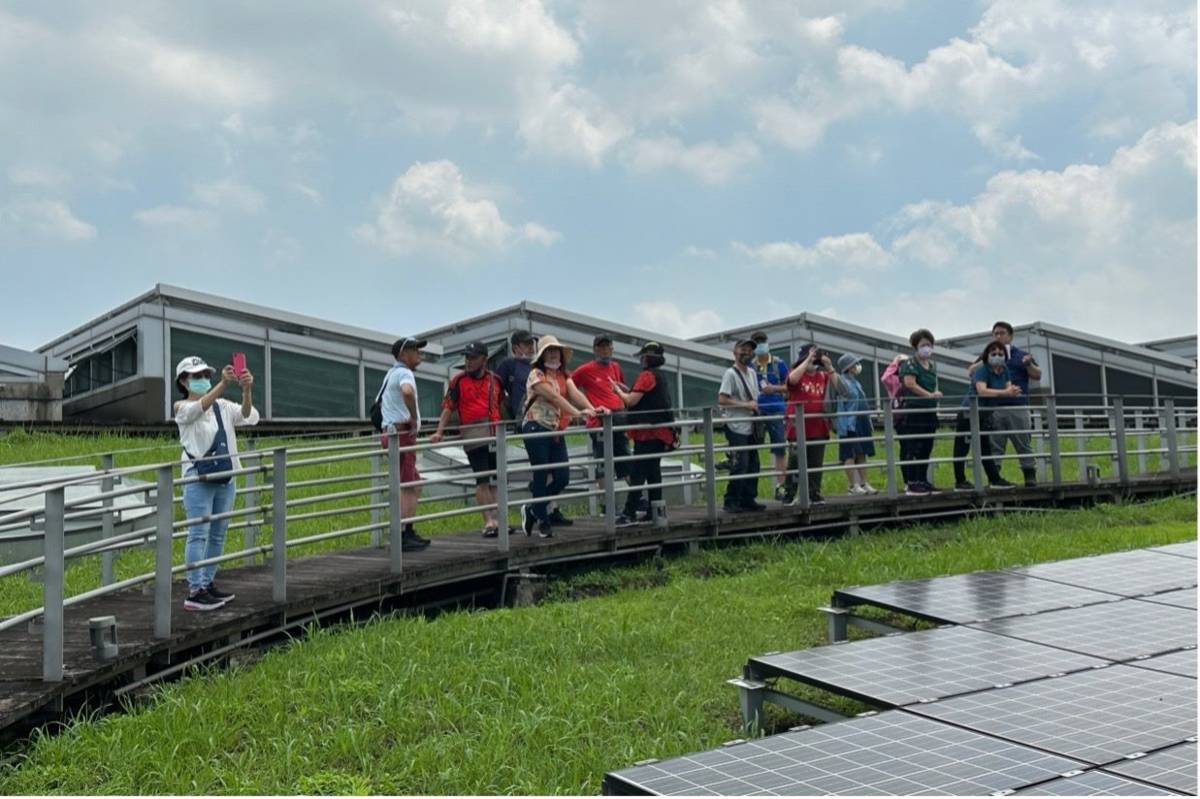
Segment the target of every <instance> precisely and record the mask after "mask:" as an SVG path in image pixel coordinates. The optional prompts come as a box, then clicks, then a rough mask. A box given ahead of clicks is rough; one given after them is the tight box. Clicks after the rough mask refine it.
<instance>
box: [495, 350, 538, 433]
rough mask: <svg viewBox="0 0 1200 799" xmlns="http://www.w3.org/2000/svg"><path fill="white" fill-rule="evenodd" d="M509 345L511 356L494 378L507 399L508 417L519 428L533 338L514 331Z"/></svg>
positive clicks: (497, 369) (501, 365)
mask: <svg viewBox="0 0 1200 799" xmlns="http://www.w3.org/2000/svg"><path fill="white" fill-rule="evenodd" d="M509 345H510V348H511V350H512V355H511V356H510V357H508V358H505V359H504V360H503V361H501V362H500V365H499V366H498V367H496V376H497V377H499V378H500V385H501V387H502V388H503V389H504V395H505V396H506V397H507V398H508V402H507V403H506V407H507V408H508V416H509V418H510V419H513V420H515V421H516V423H517V427H520V426H521V417H522V416H524V415H525V382H526V381H527V380H528V379H529V369H530V360H531V359H532V357H533V336H532V335H531V334H530V333H529V331H528V330H517V331H514V332H513V334H512V336H510V337H509Z"/></svg>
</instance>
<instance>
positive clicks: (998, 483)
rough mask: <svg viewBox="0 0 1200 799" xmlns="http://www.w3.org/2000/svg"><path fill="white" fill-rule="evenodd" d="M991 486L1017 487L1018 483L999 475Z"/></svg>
mask: <svg viewBox="0 0 1200 799" xmlns="http://www.w3.org/2000/svg"><path fill="white" fill-rule="evenodd" d="M990 486H991V487H992V488H1016V487H1017V484H1016V483H1010V482H1009V481H1007V480H1005V479H1004V478H1003V477H997V478H996V479H995V480H993V481H992V482H991V484H990Z"/></svg>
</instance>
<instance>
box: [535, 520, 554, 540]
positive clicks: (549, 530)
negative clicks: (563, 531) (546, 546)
mask: <svg viewBox="0 0 1200 799" xmlns="http://www.w3.org/2000/svg"><path fill="white" fill-rule="evenodd" d="M553 537H554V528H553V527H551V526H550V522H538V538H553Z"/></svg>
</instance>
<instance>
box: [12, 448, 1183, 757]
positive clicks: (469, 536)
mask: <svg viewBox="0 0 1200 799" xmlns="http://www.w3.org/2000/svg"><path fill="white" fill-rule="evenodd" d="M1195 488H1196V473H1195V472H1194V471H1188V472H1185V473H1184V474H1183V475H1181V477H1180V478H1178V479H1172V478H1170V477H1168V476H1154V477H1138V478H1135V479H1134V480H1133V481H1132V482H1131V484H1130V485H1129V486H1127V487H1125V488H1124V489H1122V488H1121V487H1120V486H1119V485H1117V483H1116V481H1115V480H1106V481H1103V482H1102V483H1101V484H1100V485H1098V486H1095V487H1092V486H1088V485H1086V484H1069V485H1065V486H1063V487H1060V488H1058V489H1052V488H1050V487H1041V488H1036V489H1024V488H1020V489H1016V490H1014V491H1008V492H1004V493H1003V494H990V495H988V496H987V497H986V498H984V500H985V501H986V502H987V503H989V504H991V505H995V504H996V503H997V502H1000V503H1003V504H1005V505H1009V506H1013V505H1020V506H1030V505H1046V504H1051V503H1057V502H1065V503H1078V502H1088V501H1095V500H1101V501H1103V500H1111V499H1115V498H1116V497H1118V496H1122V495H1124V496H1133V497H1137V496H1148V495H1160V494H1166V493H1172V492H1181V491H1194V490H1195ZM979 503H980V500H979V499H978V498H976V497H975V496H973V495H971V494H966V493H957V492H945V493H942V494H936V495H932V496H929V497H899V498H897V499H896V500H888V499H887V498H886V497H883V496H881V495H878V496H875V497H836V498H832V499H830V501H829V502H828V503H827V504H825V505H821V506H817V507H816V508H813V509H812V510H811V511H810V512H809V513H801V512H800V511H799V510H798V509H796V508H792V507H785V506H781V505H779V504H778V503H774V502H769V503H767V504H768V508H767V510H765V511H762V512H758V513H743V514H736V515H730V514H725V513H721V514H720V518H719V520H718V522H717V524H716V525H715V526H714V525H712V524H710V523H709V521H708V520H707V518H706V514H705V510H704V508H703V507H698V506H691V507H674V508H671V509H670V511H669V514H670V526H669V527H666V528H655V527H653V526H652V525H649V524H646V525H640V526H637V527H632V528H623V529H620V530H618V531H617V534H616V536H608V535H606V534H605V533H604V530H603V521H602V520H599V519H595V518H582V519H578V520H576V523H575V525H574V526H572V527H560V528H556V530H555V537H554V538H551V539H539V538H537V537H533V538H527V537H525V536H523V535H517V536H513V537H512V538H511V546H510V551H509V552H508V553H502V552H500V551H498V549H497V547H496V543H495V541H494V540H485V539H483V538H481V537H480V536H479V533H478V532H470V533H465V532H464V533H452V534H446V535H439V536H436V537H435V538H434V539H433V544H432V546H430V547H429V548H428V549H426V550H424V551H422V552H415V553H408V552H406V553H404V559H403V570H402V573H401V574H399V575H394V574H391V573H390V570H389V552H388V550H387V549H386V548H374V547H370V548H362V549H353V550H346V551H341V552H334V553H328V554H323V555H318V556H312V557H307V558H301V559H297V560H289V561H288V564H287V601H286V602H284V603H276V602H274V601H273V599H272V595H271V586H272V575H271V570H270V567H269V566H268V565H257V566H241V567H235V568H225V569H222V570H221V585H222V587H223V588H225V589H226V590H230V591H233V592H235V593H236V594H237V599H236V600H235V601H233V602H232V603H230V604H229V605H227V606H226V607H224V608H222V609H220V610H217V611H213V612H209V613H188V612H186V611H184V610H183V598H184V592H185V590H186V589H185V585H184V583H183V582H182V581H177V582H176V583H175V585H174V591H173V595H174V596H173V613H172V634H171V637H170V638H167V639H156V638H155V637H154V597H153V586H152V585H151V584H147V585H145V586H143V587H141V588H134V589H128V590H125V591H121V592H118V593H114V594H111V595H108V596H104V597H99V598H96V599H93V600H89V601H86V602H82V603H80V604H78V605H75V606H72V607H68V608H66V611H65V617H66V623H65V632H64V662H65V663H64V665H65V670H64V679H63V681H62V682H60V683H45V682H42V680H41V668H42V642H41V636H40V633H39V631H38V630H37V629H36V628H35V629H33V630H31V629H30V628H29V627H19V628H16V629H12V630H5V631H3V632H0V737H11V735H13V734H15V733H16V732H18V731H19V730H22V729H26V728H27V727H28V726H29V725H30V724H34V723H41V722H43V721H46V720H49V719H53V718H54V717H55V716H56V714H59V713H61V712H62V711H63V710H64V709H67V708H70V707H72V706H75V705H78V704H79V703H80V702H81V701H82V700H83V699H85V698H88V699H89V700H90V701H96V700H99V701H100V702H105V701H107V700H109V699H111V697H112V695H113V691H115V690H117V689H119V688H120V687H121V686H122V685H127V684H129V683H130V682H133V681H137V680H141V679H143V678H145V677H146V676H147V675H151V676H152V675H153V674H155V673H156V672H159V671H161V670H163V669H166V668H170V667H171V666H172V665H173V664H178V663H180V662H185V661H188V660H190V659H191V658H193V657H195V656H197V655H199V654H202V653H203V652H205V651H207V650H209V649H212V648H215V647H222V646H228V645H231V644H234V645H235V644H236V642H238V641H239V640H241V639H244V638H246V637H248V636H251V635H256V634H260V633H263V632H264V631H268V632H269V631H273V630H278V629H279V628H280V627H281V626H283V625H287V624H289V623H290V624H293V625H295V624H298V623H303V622H305V621H306V620H312V619H314V617H315V616H316V614H320V613H323V612H330V611H334V610H339V609H343V610H344V609H347V608H350V607H355V606H358V607H362V608H368V609H369V608H372V607H378V606H379V604H380V603H382V602H399V603H401V604H404V603H408V604H413V605H416V606H421V605H422V604H425V603H427V602H431V601H432V598H433V597H432V594H433V592H434V591H435V589H440V590H441V591H442V592H443V593H444V594H447V595H454V594H455V593H456V592H458V593H461V591H462V590H464V589H465V588H466V587H469V586H471V585H474V586H476V587H477V586H478V585H480V583H481V581H488V580H490V581H491V583H490V585H491V588H490V589H489V590H492V591H494V590H496V589H497V588H498V587H499V585H500V580H501V579H503V575H505V574H509V573H516V572H520V571H522V570H533V569H538V568H548V567H552V566H553V565H562V564H571V563H580V562H583V561H585V560H594V559H604V558H615V557H621V556H625V555H627V554H628V553H630V551H635V550H639V549H645V548H647V547H658V546H664V545H668V546H669V545H686V544H690V543H691V542H697V541H705V540H708V541H712V540H720V539H729V538H739V537H756V536H757V537H765V536H770V535H778V534H781V533H788V534H798V535H803V534H804V533H805V531H806V530H814V531H815V530H820V531H822V532H828V531H829V530H830V528H831V527H838V526H842V527H844V526H847V525H850V524H862V525H869V524H887V523H896V522H903V521H904V520H906V519H920V518H922V517H926V518H928V517H936V516H937V515H939V514H953V513H955V512H964V511H969V510H970V509H972V508H978V507H979ZM420 592H424V593H420ZM423 597H424V598H423ZM96 616H116V618H117V624H118V635H119V640H120V654H119V656H118V658H117V659H116V660H114V661H111V662H107V663H99V662H97V661H96V660H95V659H94V658H93V655H92V648H91V642H90V640H89V634H88V619H90V618H93V617H96Z"/></svg>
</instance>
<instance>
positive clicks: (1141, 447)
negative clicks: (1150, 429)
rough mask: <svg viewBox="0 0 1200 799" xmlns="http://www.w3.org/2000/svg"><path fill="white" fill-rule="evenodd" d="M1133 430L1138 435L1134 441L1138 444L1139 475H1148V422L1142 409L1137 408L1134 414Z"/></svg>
mask: <svg viewBox="0 0 1200 799" xmlns="http://www.w3.org/2000/svg"><path fill="white" fill-rule="evenodd" d="M1133 429H1134V430H1136V431H1137V432H1136V434H1135V435H1134V437H1133V440H1134V441H1135V442H1136V443H1137V448H1138V454H1137V469H1138V474H1145V473H1146V433H1145V430H1146V420H1145V417H1144V415H1143V411H1142V409H1141V408H1137V409H1135V410H1134V412H1133Z"/></svg>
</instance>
